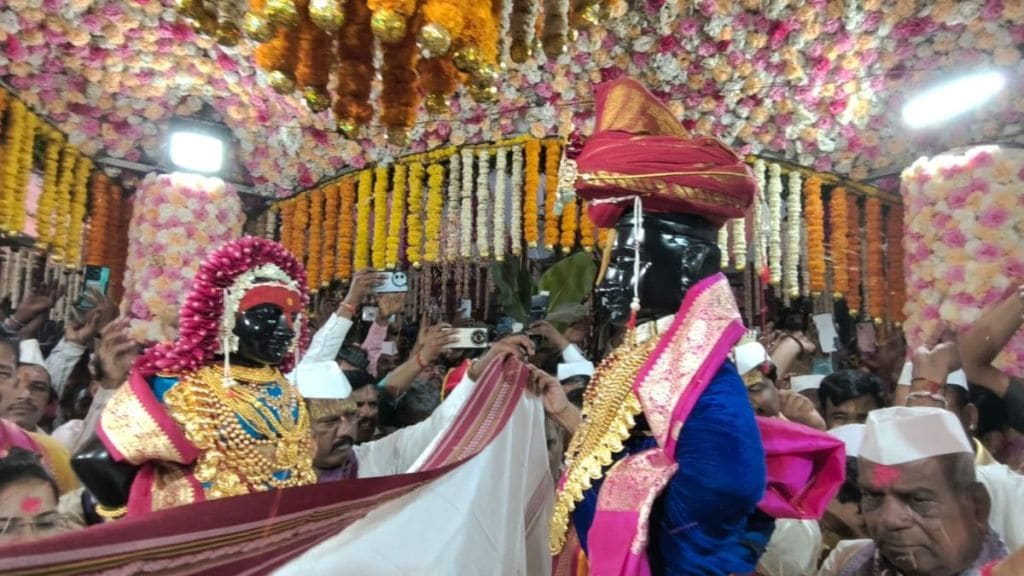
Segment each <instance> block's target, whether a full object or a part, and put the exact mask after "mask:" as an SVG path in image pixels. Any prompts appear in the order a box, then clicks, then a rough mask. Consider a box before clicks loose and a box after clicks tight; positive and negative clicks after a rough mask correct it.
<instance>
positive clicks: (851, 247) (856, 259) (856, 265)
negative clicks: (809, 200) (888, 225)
mask: <svg viewBox="0 0 1024 576" xmlns="http://www.w3.org/2000/svg"><path fill="white" fill-rule="evenodd" d="M847 215H848V216H849V220H848V221H847V222H848V226H849V228H848V232H847V235H846V239H847V245H848V247H847V251H846V254H847V260H848V264H849V266H847V270H849V284H848V288H847V290H848V292H847V293H846V305H847V306H848V307H849V309H850V314H851V315H853V316H854V317H857V316H858V314H859V313H860V309H861V296H860V289H861V273H860V272H861V270H860V263H861V241H860V235H861V228H860V205H858V204H857V197H856V196H855V195H853V194H850V195H849V203H848V204H847Z"/></svg>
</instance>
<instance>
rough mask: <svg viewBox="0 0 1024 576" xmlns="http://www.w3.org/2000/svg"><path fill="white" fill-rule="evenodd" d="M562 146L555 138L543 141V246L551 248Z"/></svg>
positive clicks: (555, 239) (555, 241)
mask: <svg viewBox="0 0 1024 576" xmlns="http://www.w3.org/2000/svg"><path fill="white" fill-rule="evenodd" d="M561 154H562V147H561V144H560V143H559V142H558V141H557V140H549V141H547V142H545V143H544V247H545V248H547V249H548V250H552V249H553V248H554V246H555V244H558V215H557V214H556V213H555V202H556V201H557V199H558V166H559V164H560V163H561V160H562V156H561Z"/></svg>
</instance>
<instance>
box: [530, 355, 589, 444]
mask: <svg viewBox="0 0 1024 576" xmlns="http://www.w3.org/2000/svg"><path fill="white" fill-rule="evenodd" d="M527 390H528V391H529V392H530V394H533V395H534V396H539V397H540V398H541V400H542V401H543V402H544V412H545V413H547V414H548V415H549V416H551V417H552V418H554V419H555V421H556V422H558V423H559V424H560V425H561V426H562V428H564V429H565V430H566V431H567V432H569V433H570V434H572V433H575V432H576V428H578V427H579V425H580V422H581V421H582V416H581V415H580V411H579V409H578V408H576V406H574V405H573V404H572V402H569V398H568V397H566V395H565V389H564V388H562V383H561V382H559V381H558V378H555V377H554V376H552V375H551V374H548V373H547V372H545V371H543V370H541V369H540V368H537V367H536V366H531V367H530V381H529V383H528V385H527Z"/></svg>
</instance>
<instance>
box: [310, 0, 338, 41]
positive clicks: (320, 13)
mask: <svg viewBox="0 0 1024 576" xmlns="http://www.w3.org/2000/svg"><path fill="white" fill-rule="evenodd" d="M341 4H342V2H341V0H310V2H309V19H310V20H312V21H313V24H316V26H317V27H318V28H320V29H321V30H323V31H324V32H326V33H328V34H334V33H336V32H337V31H338V30H340V29H341V27H342V26H343V25H344V24H345V12H343V11H342V9H341Z"/></svg>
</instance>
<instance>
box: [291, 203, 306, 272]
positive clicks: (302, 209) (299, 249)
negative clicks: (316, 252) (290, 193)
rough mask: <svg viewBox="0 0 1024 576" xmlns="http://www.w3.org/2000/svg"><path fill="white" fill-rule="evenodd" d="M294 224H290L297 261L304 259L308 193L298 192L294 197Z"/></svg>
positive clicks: (303, 260)
mask: <svg viewBox="0 0 1024 576" xmlns="http://www.w3.org/2000/svg"><path fill="white" fill-rule="evenodd" d="M294 214H295V215H294V218H295V225H294V226H292V247H293V248H294V250H295V257H296V258H298V260H299V262H305V261H306V254H307V247H306V232H307V230H308V229H309V195H308V194H300V195H299V196H297V197H296V198H295V213H294Z"/></svg>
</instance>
